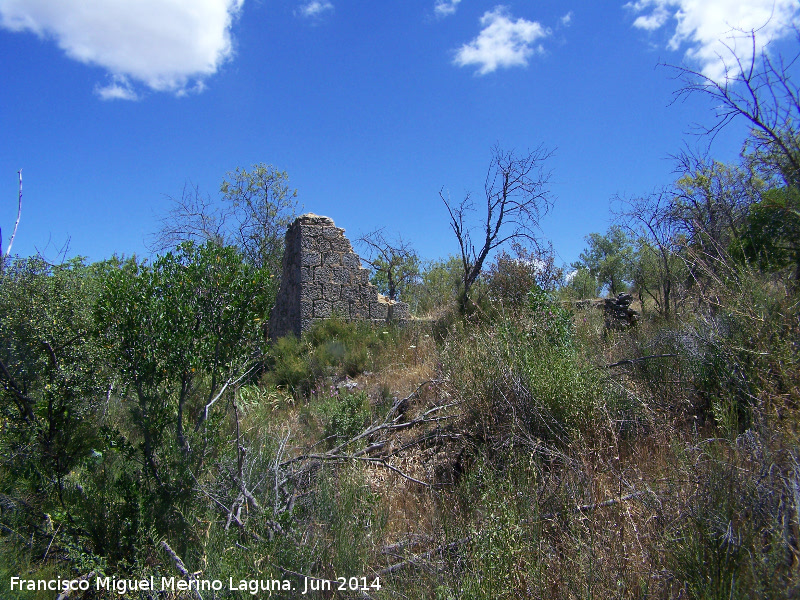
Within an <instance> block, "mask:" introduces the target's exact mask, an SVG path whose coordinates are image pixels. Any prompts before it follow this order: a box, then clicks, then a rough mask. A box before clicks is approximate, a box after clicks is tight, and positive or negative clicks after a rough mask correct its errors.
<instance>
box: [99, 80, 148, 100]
mask: <svg viewBox="0 0 800 600" xmlns="http://www.w3.org/2000/svg"><path fill="white" fill-rule="evenodd" d="M94 92H95V94H97V95H98V96H100V99H101V100H138V99H139V96H138V94H137V93H136V92H135V91H133V88H132V87H131V83H130V81H128V79H127V78H126V77H122V76H120V75H117V76H115V77H112V81H111V83H109V84H108V85H104V86H102V87H101V86H99V85H97V86H95V88H94Z"/></svg>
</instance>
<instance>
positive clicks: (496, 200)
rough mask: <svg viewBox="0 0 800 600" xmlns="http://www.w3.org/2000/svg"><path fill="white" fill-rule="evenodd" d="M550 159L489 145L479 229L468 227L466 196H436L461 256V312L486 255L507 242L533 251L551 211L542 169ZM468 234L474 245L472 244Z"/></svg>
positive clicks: (542, 153)
mask: <svg viewBox="0 0 800 600" xmlns="http://www.w3.org/2000/svg"><path fill="white" fill-rule="evenodd" d="M552 154H553V152H552V151H551V150H547V149H545V148H544V147H543V146H539V147H538V148H536V149H535V150H533V151H529V152H528V153H527V154H525V155H517V154H516V153H515V152H514V151H513V150H510V151H506V150H503V149H502V148H500V147H499V146H497V145H495V146H494V147H493V148H492V159H491V161H490V163H489V169H488V171H487V173H486V181H485V183H484V194H485V197H486V207H485V213H484V215H483V217H482V218H481V219H480V220H479V226H474V222H473V220H472V218H471V215H470V213H472V212H474V211H475V205H474V203H473V201H472V198H471V195H470V194H467V195H466V196H465V197H464V199H463V200H462V201H461V202H459V203H458V204H455V203H453V202H452V200H451V199H450V197H449V195H448V196H445V194H444V189H442V190H440V191H439V197H440V198H441V199H442V202H444V205H445V206H446V207H447V212H448V213H449V215H450V227H451V228H452V230H453V233H455V236H456V239H457V240H458V244H459V247H460V250H461V262H462V266H463V278H462V285H463V289H462V290H461V299H460V305H461V309H462V311H463V310H465V309H466V307H467V304H468V302H469V292H470V289H471V288H472V286H473V284H474V283H475V281H476V280H477V279H478V276H479V275H480V273H481V270H482V269H483V263H484V261H485V260H486V258H487V256H488V255H489V253H490V252H492V250H494V249H495V248H497V247H499V246H501V245H503V244H504V243H506V242H508V241H511V240H527V241H528V242H529V243H531V244H533V245H534V246H536V245H537V235H536V234H537V232H538V230H539V221H540V219H541V218H542V216H543V215H544V214H545V213H547V211H548V210H549V209H550V207H551V205H552V201H551V197H550V191H549V189H548V183H549V180H550V173H549V172H547V171H545V170H544V166H543V165H544V162H545V161H546V160H547V159H548V158H550V156H552ZM473 232H474V233H475V237H476V238H477V240H478V241H477V242H474V241H473ZM476 244H477V245H476Z"/></svg>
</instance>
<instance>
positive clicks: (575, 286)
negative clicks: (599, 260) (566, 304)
mask: <svg viewBox="0 0 800 600" xmlns="http://www.w3.org/2000/svg"><path fill="white" fill-rule="evenodd" d="M602 287H603V286H602V285H600V282H599V281H597V277H595V276H594V275H592V272H591V271H590V270H589V269H587V268H585V267H579V268H577V269H575V270H574V271H573V272H572V274H571V275H570V276H569V281H568V283H567V286H566V292H567V294H568V296H571V297H572V298H574V299H575V300H583V299H585V298H597V296H598V295H599V294H600V290H601V289H602Z"/></svg>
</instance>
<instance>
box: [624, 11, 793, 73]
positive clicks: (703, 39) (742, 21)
mask: <svg viewBox="0 0 800 600" xmlns="http://www.w3.org/2000/svg"><path fill="white" fill-rule="evenodd" d="M624 6H625V8H627V9H630V10H631V11H633V12H634V13H636V14H640V13H643V14H640V16H638V17H637V18H636V20H635V21H634V22H633V26H634V27H637V28H639V29H644V30H646V31H655V30H657V29H659V28H661V27H663V26H664V25H666V24H667V23H668V22H669V21H670V19H674V20H675V22H676V25H675V32H674V34H673V35H672V38H671V39H670V41H669V44H668V45H667V47H668V48H669V49H670V50H678V49H680V48H681V47H688V48H687V50H686V58H687V59H689V60H690V61H691V62H693V63H695V64H697V65H698V67H699V68H700V70H701V71H702V73H703V74H704V75H706V76H707V77H710V78H711V79H713V80H715V81H720V82H721V81H724V80H725V78H726V77H734V76H736V75H737V73H733V72H728V70H727V69H731V68H733V55H732V54H731V52H733V53H734V54H735V55H736V56H738V57H739V58H741V59H743V62H745V63H746V62H747V61H749V60H750V59H751V58H752V56H753V46H752V40H751V38H750V32H753V31H755V37H756V48H755V50H756V52H759V53H760V52H761V51H762V50H763V49H764V48H765V46H766V45H767V44H768V43H769V42H771V41H773V40H777V39H781V38H784V37H786V36H787V35H790V34H792V33H793V27H794V26H796V25H797V24H798V23H800V0H748V1H747V2H743V1H742V0H704V1H699V0H638V1H637V2H629V3H627V4H625V5H624Z"/></svg>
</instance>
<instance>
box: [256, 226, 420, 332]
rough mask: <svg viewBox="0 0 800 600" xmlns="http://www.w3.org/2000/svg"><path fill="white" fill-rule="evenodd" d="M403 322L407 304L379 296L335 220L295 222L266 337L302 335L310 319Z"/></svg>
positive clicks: (285, 250)
mask: <svg viewBox="0 0 800 600" xmlns="http://www.w3.org/2000/svg"><path fill="white" fill-rule="evenodd" d="M334 315H335V316H337V317H339V318H341V319H344V320H347V321H353V320H371V321H374V322H381V323H384V322H387V321H391V320H394V321H401V322H403V321H406V320H407V319H408V318H409V315H410V313H409V309H408V304H406V303H405V302H394V301H390V300H388V299H387V298H386V297H384V296H382V295H381V294H378V290H377V288H376V287H375V286H373V285H372V284H371V283H370V282H369V271H368V270H367V269H365V268H364V267H362V266H361V259H360V258H359V256H358V254H356V253H355V251H354V250H353V247H352V245H351V244H350V241H349V240H348V239H347V238H346V237H345V235H344V229H341V228H339V227H336V226H335V225H334V223H333V220H331V219H329V218H328V217H321V216H318V215H315V214H313V213H308V214H305V215H302V216H300V217H298V218H297V219H295V221H294V223H292V224H291V225H290V226H289V229H288V230H287V232H286V247H285V249H284V255H283V275H282V278H281V284H280V289H279V290H278V296H277V298H276V301H275V307H274V308H273V309H272V314H271V316H270V322H269V336H270V338H271V339H277V338H279V337H283V336H285V335H288V334H290V333H293V334H294V335H296V336H298V337H299V336H300V334H301V333H302V332H303V331H306V330H307V329H309V328H310V327H311V325H312V324H313V323H314V321H319V320H321V319H326V318H329V317H332V316H334Z"/></svg>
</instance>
